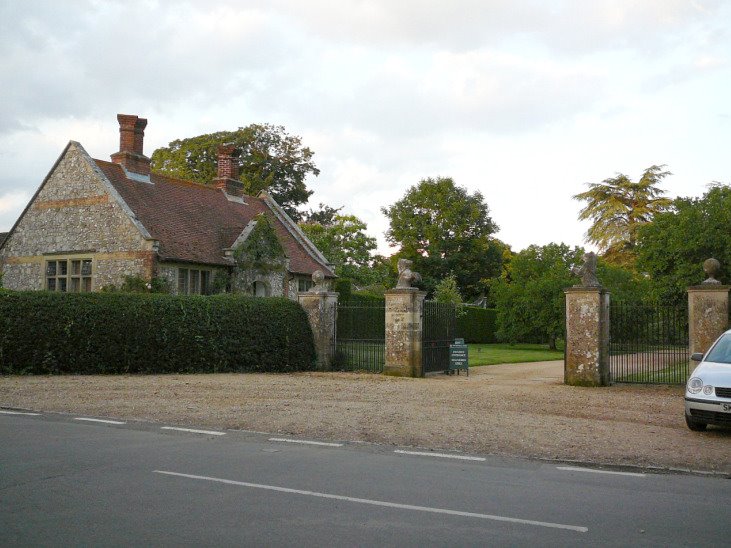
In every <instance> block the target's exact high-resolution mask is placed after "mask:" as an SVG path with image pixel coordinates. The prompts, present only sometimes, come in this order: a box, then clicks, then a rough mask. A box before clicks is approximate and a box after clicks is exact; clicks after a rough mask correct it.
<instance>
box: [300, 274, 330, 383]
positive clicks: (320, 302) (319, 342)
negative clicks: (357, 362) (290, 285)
mask: <svg viewBox="0 0 731 548" xmlns="http://www.w3.org/2000/svg"><path fill="white" fill-rule="evenodd" d="M312 280H313V281H314V282H315V285H314V286H313V287H312V289H310V290H309V291H308V292H306V293H298V294H297V301H298V302H299V304H300V306H302V308H303V309H304V310H305V312H306V313H307V320H308V321H309V322H310V328H311V329H312V336H313V338H314V341H315V351H316V352H317V367H318V369H320V370H323V371H327V370H329V369H330V367H331V366H332V362H333V356H334V353H335V322H336V316H337V311H338V294H337V293H336V292H334V291H329V290H328V289H327V288H326V287H325V285H324V283H323V280H324V276H323V274H322V272H320V271H319V270H317V271H315V273H314V274H313V275H312Z"/></svg>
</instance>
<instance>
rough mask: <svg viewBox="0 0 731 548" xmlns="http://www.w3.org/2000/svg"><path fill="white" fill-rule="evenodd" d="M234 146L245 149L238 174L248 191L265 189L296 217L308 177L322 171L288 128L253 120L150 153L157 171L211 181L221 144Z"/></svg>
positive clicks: (255, 192)
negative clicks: (246, 124)
mask: <svg viewBox="0 0 731 548" xmlns="http://www.w3.org/2000/svg"><path fill="white" fill-rule="evenodd" d="M223 144H233V145H234V146H236V147H237V148H239V149H240V150H241V155H240V160H241V168H240V176H239V179H240V180H241V181H242V182H243V183H244V190H245V192H246V193H247V194H249V195H252V196H256V195H258V194H259V192H261V191H262V190H266V191H267V192H268V193H269V194H270V195H271V196H272V197H273V198H274V199H275V200H276V201H277V202H278V203H279V205H281V206H282V208H283V209H284V210H285V211H286V212H287V213H288V214H289V216H290V217H292V218H293V219H295V220H298V219H299V218H300V212H299V211H298V210H297V206H299V205H302V204H305V203H307V200H308V199H309V197H310V195H311V194H312V191H310V190H307V187H306V186H305V178H306V177H307V175H309V174H312V175H315V176H317V175H319V173H320V170H319V169H317V167H316V166H315V164H314V162H313V161H312V156H313V155H314V153H313V152H312V151H311V150H310V149H309V148H307V147H305V146H303V145H302V140H301V138H300V137H297V136H295V135H289V134H288V133H287V132H286V130H285V129H284V127H282V126H273V125H270V124H251V125H249V126H246V127H240V128H239V129H237V130H236V131H219V132H216V133H210V134H207V135H199V136H197V137H191V138H188V139H178V140H175V141H172V142H171V143H169V144H168V146H167V147H163V148H158V149H157V150H156V151H155V152H153V153H152V157H151V160H152V169H153V171H154V172H156V173H161V174H163V175H168V176H171V177H177V178H181V179H187V180H190V181H196V182H199V183H204V184H210V183H211V181H213V179H214V178H215V177H216V175H217V169H218V168H217V155H218V147H219V145H223Z"/></svg>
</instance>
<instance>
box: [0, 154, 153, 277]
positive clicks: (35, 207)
mask: <svg viewBox="0 0 731 548" xmlns="http://www.w3.org/2000/svg"><path fill="white" fill-rule="evenodd" d="M91 162H92V160H91V159H90V158H89V156H88V155H87V154H86V153H85V152H84V150H83V149H82V148H81V146H80V145H78V144H76V143H71V144H70V145H69V148H68V150H67V151H66V153H65V154H64V155H63V157H62V158H61V159H60V161H59V162H58V164H57V165H56V167H55V169H53V171H52V172H51V173H50V174H49V176H48V179H47V181H46V183H45V185H44V186H43V188H42V189H41V190H40V192H39V193H38V196H37V197H36V198H35V200H34V201H33V203H32V205H31V207H30V208H29V209H28V210H27V211H26V212H25V215H23V217H22V219H21V220H20V222H19V224H18V226H17V227H16V228H15V231H14V232H13V233H12V234H11V235H10V236H9V238H8V240H7V241H6V243H5V246H4V247H3V248H2V250H0V263H2V269H3V273H4V277H3V285H4V286H5V287H6V288H9V289H15V290H37V289H43V288H44V267H45V259H46V257H45V256H46V255H48V254H59V255H65V254H84V255H85V256H88V257H91V258H92V259H93V273H94V274H93V280H92V284H93V285H92V288H93V289H94V290H97V289H99V288H101V287H103V286H105V285H108V284H114V285H119V284H121V283H122V282H123V279H124V276H125V275H136V276H142V277H147V278H149V277H151V275H152V271H153V267H154V250H153V247H154V242H153V241H152V240H146V239H145V238H144V237H143V236H142V234H141V233H140V231H139V230H138V229H137V227H136V226H135V225H134V224H133V223H132V221H131V220H130V219H129V217H128V216H127V214H126V213H125V212H124V211H123V210H122V208H121V206H120V205H119V204H118V203H117V202H116V200H115V199H114V198H113V197H112V196H111V195H110V194H109V193H108V191H107V188H106V186H105V185H104V184H103V182H102V179H101V177H102V175H101V173H100V172H98V171H97V170H96V169H95V167H92V165H91Z"/></svg>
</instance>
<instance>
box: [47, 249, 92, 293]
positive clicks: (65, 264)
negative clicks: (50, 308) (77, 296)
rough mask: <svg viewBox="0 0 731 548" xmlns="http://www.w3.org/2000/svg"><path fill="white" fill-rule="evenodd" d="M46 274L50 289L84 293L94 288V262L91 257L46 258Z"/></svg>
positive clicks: (48, 288)
mask: <svg viewBox="0 0 731 548" xmlns="http://www.w3.org/2000/svg"><path fill="white" fill-rule="evenodd" d="M45 274H46V275H45V287H46V289H47V290H48V291H60V292H64V293H65V292H68V293H82V292H89V291H91V290H92V277H93V262H92V259H91V258H90V257H76V256H70V257H54V258H53V259H46V272H45Z"/></svg>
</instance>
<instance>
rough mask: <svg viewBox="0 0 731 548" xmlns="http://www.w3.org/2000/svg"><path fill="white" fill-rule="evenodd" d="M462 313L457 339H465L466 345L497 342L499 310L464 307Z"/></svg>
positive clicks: (458, 318) (458, 321)
mask: <svg viewBox="0 0 731 548" xmlns="http://www.w3.org/2000/svg"><path fill="white" fill-rule="evenodd" d="M462 312H463V313H462V315H460V316H457V337H460V338H463V339H464V340H465V342H466V343H481V344H484V343H494V342H496V339H495V330H496V328H495V317H496V316H497V310H495V309H494V308H480V307H478V306H469V305H464V306H463V307H462Z"/></svg>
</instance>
